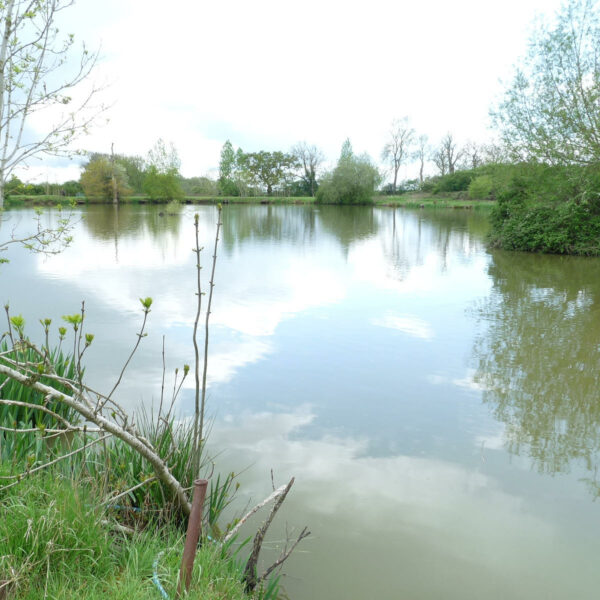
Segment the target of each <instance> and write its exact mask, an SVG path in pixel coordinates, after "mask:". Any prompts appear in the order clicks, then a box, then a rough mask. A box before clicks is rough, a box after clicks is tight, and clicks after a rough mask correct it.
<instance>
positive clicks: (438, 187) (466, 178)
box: [432, 171, 473, 194]
mask: <svg viewBox="0 0 600 600" xmlns="http://www.w3.org/2000/svg"><path fill="white" fill-rule="evenodd" d="M472 178H473V171H455V172H454V173H449V174H447V175H444V176H442V177H438V178H436V183H435V185H434V186H433V189H432V192H433V193H434V194H440V193H447V192H465V191H466V190H468V189H469V185H470V183H471V179H472Z"/></svg>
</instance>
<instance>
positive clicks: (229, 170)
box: [218, 140, 239, 196]
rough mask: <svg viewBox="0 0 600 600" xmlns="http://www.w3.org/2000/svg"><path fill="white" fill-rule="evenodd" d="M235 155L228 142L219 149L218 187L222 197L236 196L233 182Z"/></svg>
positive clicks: (237, 191) (236, 192)
mask: <svg viewBox="0 0 600 600" xmlns="http://www.w3.org/2000/svg"><path fill="white" fill-rule="evenodd" d="M236 166H237V165H236V154H235V151H234V149H233V145H232V144H231V142H230V141H229V140H227V141H226V142H225V143H224V144H223V148H222V149H221V160H220V162H219V180H218V186H219V191H220V192H221V195H222V196H237V195H238V194H239V190H238V186H237V185H236V183H235V180H234V174H235V170H236Z"/></svg>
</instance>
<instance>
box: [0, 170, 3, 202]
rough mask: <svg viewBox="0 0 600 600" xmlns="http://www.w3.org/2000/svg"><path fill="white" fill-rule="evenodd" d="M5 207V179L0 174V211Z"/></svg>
mask: <svg viewBox="0 0 600 600" xmlns="http://www.w3.org/2000/svg"><path fill="white" fill-rule="evenodd" d="M3 206H4V177H2V174H1V173H0V209H1V208H2V207H3Z"/></svg>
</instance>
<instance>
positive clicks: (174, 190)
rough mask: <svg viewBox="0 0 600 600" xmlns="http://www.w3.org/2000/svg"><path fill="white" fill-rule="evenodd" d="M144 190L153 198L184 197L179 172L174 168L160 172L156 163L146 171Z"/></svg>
mask: <svg viewBox="0 0 600 600" xmlns="http://www.w3.org/2000/svg"><path fill="white" fill-rule="evenodd" d="M144 192H145V193H146V194H147V195H148V197H149V198H150V199H151V200H179V199H181V198H183V190H182V189H181V184H180V182H179V174H178V172H177V171H174V170H173V171H168V172H166V173H160V172H159V171H158V169H157V168H156V167H155V166H154V165H153V166H151V167H150V168H149V169H148V171H147V173H146V179H145V181H144Z"/></svg>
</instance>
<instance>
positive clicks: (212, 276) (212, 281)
mask: <svg viewBox="0 0 600 600" xmlns="http://www.w3.org/2000/svg"><path fill="white" fill-rule="evenodd" d="M222 210H223V209H222V208H221V205H220V204H219V205H218V206H217V211H218V212H217V215H218V216H217V233H216V234H215V249H214V252H213V256H212V259H213V260H212V270H211V273H210V282H209V283H210V291H209V293H208V304H207V306H206V321H205V324H204V365H203V367H202V403H201V407H200V431H199V440H198V442H199V443H202V436H203V434H204V409H205V405H206V373H207V371H208V332H209V328H208V323H209V320H210V307H211V305H212V297H213V289H214V287H215V268H216V266H217V247H218V245H219V230H220V229H221V224H222V223H221V211H222ZM199 466H200V465H198V467H199Z"/></svg>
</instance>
